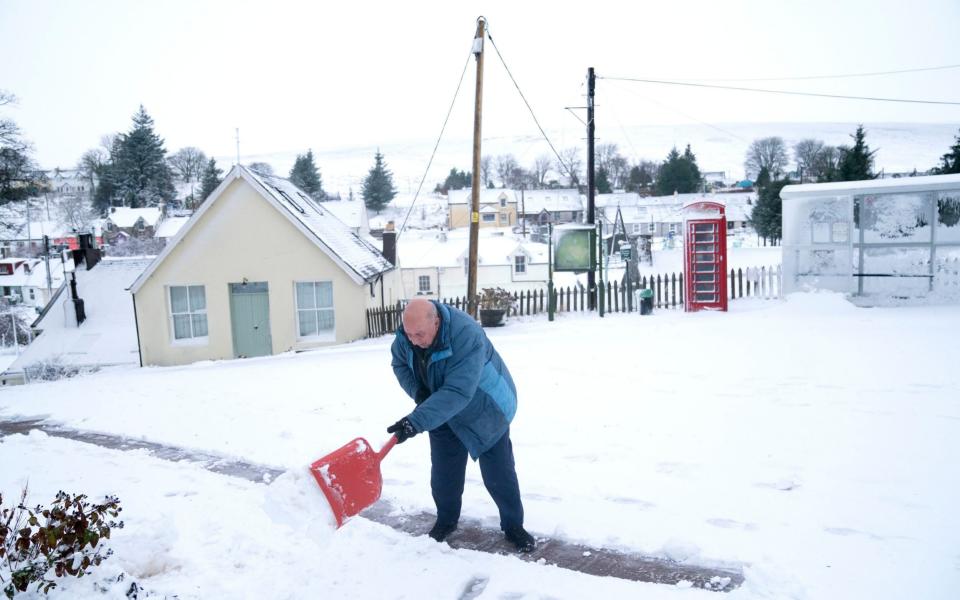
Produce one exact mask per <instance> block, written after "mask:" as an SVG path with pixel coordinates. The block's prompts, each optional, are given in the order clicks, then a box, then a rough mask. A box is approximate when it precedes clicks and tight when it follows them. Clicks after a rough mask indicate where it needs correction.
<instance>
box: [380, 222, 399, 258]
mask: <svg viewBox="0 0 960 600" xmlns="http://www.w3.org/2000/svg"><path fill="white" fill-rule="evenodd" d="M383 257H384V258H386V259H387V260H389V261H390V264H391V265H396V264H397V231H396V229H394V226H393V221H390V222H389V223H387V226H386V227H384V228H383Z"/></svg>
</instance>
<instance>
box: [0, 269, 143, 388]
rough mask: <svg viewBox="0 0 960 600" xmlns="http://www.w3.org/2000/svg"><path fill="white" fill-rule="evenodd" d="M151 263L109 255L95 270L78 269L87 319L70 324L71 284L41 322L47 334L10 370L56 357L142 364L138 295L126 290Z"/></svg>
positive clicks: (79, 363)
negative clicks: (135, 311)
mask: <svg viewBox="0 0 960 600" xmlns="http://www.w3.org/2000/svg"><path fill="white" fill-rule="evenodd" d="M149 263H150V260H149V259H143V258H136V259H130V258H104V259H103V260H101V261H100V262H99V263H97V265H96V266H95V267H94V268H93V269H91V270H89V271H87V270H85V269H78V270H77V271H75V273H76V276H77V295H78V296H79V297H80V298H82V299H83V303H84V311H85V312H86V316H87V319H86V321H84V322H83V323H82V324H81V325H80V326H76V325H71V324H68V320H67V318H66V315H67V314H68V313H67V311H71V310H73V309H72V305H71V304H69V303H68V300H69V299H70V289H69V286H66V288H65V289H64V290H62V291H61V293H60V295H59V296H58V297H57V299H56V300H55V303H54V305H53V306H51V307H50V309H49V310H48V311H47V313H46V314H45V315H44V316H43V317H42V318H41V319H40V320H39V321H37V323H36V327H37V328H38V329H41V330H43V333H42V334H40V335H39V336H37V337H36V339H34V340H33V342H32V343H31V344H30V345H29V346H27V348H26V349H25V350H24V352H23V354H21V355H20V358H19V359H17V361H16V362H14V363H13V365H11V366H10V368H9V369H8V371H20V370H22V369H23V368H24V366H30V365H32V364H34V363H37V362H43V361H51V360H59V361H60V362H62V363H63V364H68V365H76V366H94V365H101V366H103V365H139V364H140V354H139V348H138V346H137V331H136V324H135V321H134V316H133V300H132V299H131V297H130V294H129V293H128V292H127V291H126V289H127V287H128V286H129V285H130V284H131V283H132V282H133V281H134V280H135V279H136V278H137V275H139V274H140V273H141V272H143V270H144V269H145V268H146V267H147V265H148V264H149Z"/></svg>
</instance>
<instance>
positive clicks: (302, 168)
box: [290, 150, 326, 201]
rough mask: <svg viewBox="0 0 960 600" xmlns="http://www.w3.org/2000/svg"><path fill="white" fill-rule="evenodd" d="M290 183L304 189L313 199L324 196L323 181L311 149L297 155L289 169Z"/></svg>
mask: <svg viewBox="0 0 960 600" xmlns="http://www.w3.org/2000/svg"><path fill="white" fill-rule="evenodd" d="M290 183H292V184H294V185H295V186H297V187H298V188H300V189H301V190H303V191H305V192H306V193H307V194H309V195H310V197H311V198H313V199H314V200H317V201H320V200H323V199H324V198H326V194H325V193H324V192H323V183H322V182H321V181H320V170H319V169H317V165H316V163H314V162H313V150H307V153H306V154H304V155H300V154H298V155H297V160H296V161H294V163H293V168H292V169H290Z"/></svg>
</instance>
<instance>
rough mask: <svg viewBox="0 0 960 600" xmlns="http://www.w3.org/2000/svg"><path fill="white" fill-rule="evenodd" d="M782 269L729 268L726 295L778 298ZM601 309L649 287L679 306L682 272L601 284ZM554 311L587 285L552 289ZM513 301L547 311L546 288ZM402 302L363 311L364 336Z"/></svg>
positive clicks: (524, 308) (634, 305)
mask: <svg viewBox="0 0 960 600" xmlns="http://www.w3.org/2000/svg"><path fill="white" fill-rule="evenodd" d="M781 281H782V272H781V269H780V267H779V266H776V267H748V268H746V269H731V270H730V275H729V281H728V283H727V296H728V298H729V299H731V300H736V299H738V298H764V299H772V298H779V297H780V293H781V292H780V290H781ZM603 287H604V294H603V297H604V301H603V303H604V312H608V313H611V312H634V311H637V310H639V306H638V304H639V303H638V302H637V301H636V300H635V299H634V298H635V296H636V294H637V292H639V291H640V290H644V289H648V290H653V305H654V307H655V308H658V309H668V308H669V309H675V308H683V290H684V286H683V273H669V274H663V275H647V276H643V277H641V278H640V281H636V282H630V285H629V286H627V285H623V284H620V283H619V282H617V281H612V282H607V283H605V284H604V286H603ZM553 293H554V298H555V304H554V307H555V308H554V310H555V312H558V313H561V312H581V311H586V310H587V307H588V306H589V299H588V297H587V288H586V287H585V286H582V285H578V286H574V287H561V288H554V290H553ZM513 299H514V303H513V306H512V307H511V308H510V312H509V316H518V315H519V316H524V315H539V314H545V313H547V312H548V308H549V307H548V298H547V291H546V290H544V289H539V290H525V291H520V292H514V294H513ZM440 301H441V302H443V303H444V304H449V305H450V306H455V307H457V308H459V309H461V310H466V306H467V298H466V296H455V297H453V298H443V299H441V300H440ZM403 306H404V303H403V302H397V303H396V304H394V305H391V306H388V307H386V308H371V309H368V310H367V337H378V336H381V335H384V334H387V333H393V332H394V331H396V329H397V327H398V326H399V325H400V315H401V313H402V312H403Z"/></svg>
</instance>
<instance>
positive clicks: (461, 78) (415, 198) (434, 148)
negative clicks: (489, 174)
mask: <svg viewBox="0 0 960 600" xmlns="http://www.w3.org/2000/svg"><path fill="white" fill-rule="evenodd" d="M471 56H473V50H472V49H471V51H470V52H468V53H467V61H466V62H465V63H463V72H461V73H460V81H459V82H457V91H456V92H454V94H453V100H451V101H450V108H449V109H447V116H446V118H445V119H444V120H443V127H441V128H440V135H438V136H437V143H436V144H434V145H433V153H432V154H430V160H429V161H428V162H427V168H426V170H425V171H424V172H423V177H421V178H420V185H418V186H417V192H416V193H415V194H414V195H413V202H411V203H410V208H409V209H408V210H407V214H406V216H405V217H403V223H402V224H401V225H400V231H398V232H397V240H399V239H400V236H401V235H402V234H403V232H404V229H405V228H406V226H407V220H408V219H409V218H410V213H412V212H413V207H414V206H415V205H416V204H417V198H419V197H420V190H422V189H423V182H424V181H426V180H427V173H429V172H430V165H432V164H433V159H434V157H435V156H436V155H437V148H439V147H440V140H441V139H443V132H444V131H446V129H447V123H448V122H450V114H451V113H452V112H453V106H454V105H455V104H456V103H457V97H458V96H459V95H460V86H462V85H463V77H464V75H466V74H467V67H468V66H470V57H471ZM473 176H474V177H476V176H477V174H476V173H474V174H473Z"/></svg>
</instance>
